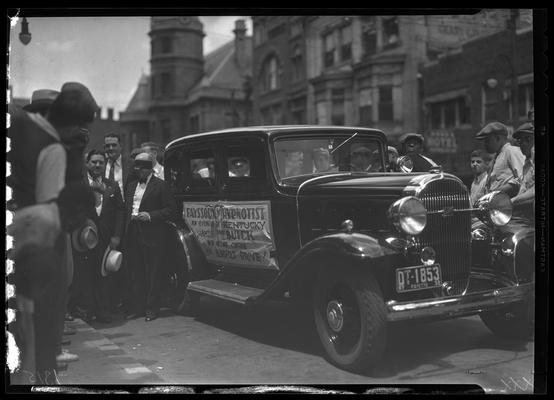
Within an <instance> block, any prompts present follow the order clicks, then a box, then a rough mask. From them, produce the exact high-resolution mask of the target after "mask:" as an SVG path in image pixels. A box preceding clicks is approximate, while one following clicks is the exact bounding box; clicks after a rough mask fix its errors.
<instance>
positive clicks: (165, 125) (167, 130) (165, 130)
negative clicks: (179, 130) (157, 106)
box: [160, 119, 171, 145]
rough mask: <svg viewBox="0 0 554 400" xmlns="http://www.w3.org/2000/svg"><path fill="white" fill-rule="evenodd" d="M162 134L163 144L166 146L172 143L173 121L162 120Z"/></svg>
mask: <svg viewBox="0 0 554 400" xmlns="http://www.w3.org/2000/svg"><path fill="white" fill-rule="evenodd" d="M160 131H161V132H160V133H161V138H162V143H163V144H164V145H165V144H167V143H169V142H170V141H171V120H170V119H162V120H161V121H160Z"/></svg>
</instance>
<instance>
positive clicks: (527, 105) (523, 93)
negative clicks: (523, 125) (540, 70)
mask: <svg viewBox="0 0 554 400" xmlns="http://www.w3.org/2000/svg"><path fill="white" fill-rule="evenodd" d="M517 97H518V99H517V101H518V106H517V110H518V114H519V118H520V119H522V118H523V119H525V120H527V112H528V111H529V110H530V109H531V107H533V104H534V93H533V83H532V82H531V83H526V84H524V85H519V86H518V90H517Z"/></svg>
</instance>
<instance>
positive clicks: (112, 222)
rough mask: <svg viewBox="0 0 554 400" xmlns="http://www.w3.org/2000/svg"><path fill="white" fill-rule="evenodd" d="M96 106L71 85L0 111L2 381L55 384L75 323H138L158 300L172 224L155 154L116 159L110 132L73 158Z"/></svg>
mask: <svg viewBox="0 0 554 400" xmlns="http://www.w3.org/2000/svg"><path fill="white" fill-rule="evenodd" d="M98 111H99V108H98V105H97V104H96V101H95V100H94V97H93V96H92V94H91V93H90V91H89V90H88V88H87V87H85V86H84V85H82V84H80V83H76V82H69V83H66V84H64V85H63V86H62V88H61V90H60V91H59V92H58V91H55V90H50V89H41V90H37V91H35V92H33V95H32V97H31V102H30V104H28V105H26V106H24V107H18V106H16V105H14V104H10V105H9V106H8V112H9V116H10V119H9V120H10V125H9V129H8V138H9V139H10V141H11V143H10V144H11V150H10V151H9V153H8V154H7V160H8V161H9V162H10V163H11V175H10V176H9V177H8V181H7V184H8V185H9V186H10V187H11V189H12V199H11V200H10V201H9V202H8V209H9V210H10V211H12V212H13V213H14V214H13V221H12V224H11V225H10V226H9V227H8V234H9V235H11V236H12V237H13V238H14V245H13V248H12V249H10V250H9V253H8V257H9V259H11V260H13V263H14V273H13V274H11V275H10V283H13V284H14V286H15V297H12V298H11V299H10V304H9V307H10V308H11V309H13V310H15V319H14V320H13V321H11V322H10V324H9V327H8V329H9V331H10V332H11V333H12V335H13V338H14V339H15V342H16V345H17V348H18V349H19V352H20V357H19V367H18V368H17V369H16V370H15V371H14V373H12V375H11V382H12V383H13V384H58V383H59V381H58V378H57V371H59V370H60V369H63V368H67V363H68V362H73V361H78V359H79V357H78V355H77V354H72V353H70V352H68V351H67V350H66V349H64V348H63V346H66V345H68V344H70V337H71V336H70V335H72V334H74V333H76V330H75V328H73V327H72V326H71V321H73V320H74V319H75V318H82V319H83V320H85V321H87V322H96V323H109V322H111V321H112V318H113V316H114V315H115V314H116V313H117V314H121V312H123V314H124V317H125V319H133V318H139V317H144V318H145V321H146V322H148V321H152V320H154V319H156V318H157V317H158V315H159V312H160V307H161V306H162V303H163V300H164V299H163V298H162V293H164V290H165V289H164V288H165V287H166V285H167V281H168V279H169V276H170V274H171V273H172V271H171V270H170V269H169V268H168V265H171V263H170V262H168V260H167V259H166V258H167V257H166V256H167V254H171V251H170V250H171V249H167V246H168V245H169V246H173V247H175V245H176V243H177V241H176V240H175V237H176V236H177V234H176V232H175V230H174V226H175V225H174V221H176V220H177V218H178V217H177V215H176V204H175V201H174V199H173V196H172V195H171V191H170V188H169V186H168V185H167V183H166V182H165V181H164V170H163V166H162V165H161V164H160V162H159V160H158V158H159V147H158V146H157V144H156V143H154V142H146V143H143V144H142V145H141V147H140V148H137V149H133V151H132V152H131V159H128V158H126V157H124V156H123V154H122V144H121V138H120V136H119V135H118V134H117V133H115V132H108V133H106V134H105V136H104V147H103V148H102V149H90V150H88V151H86V152H85V149H86V147H87V144H88V139H89V137H88V134H89V132H88V129H87V128H88V127H89V125H90V124H91V123H92V122H93V120H94V118H95V115H96V113H97V112H98ZM168 250H169V251H168Z"/></svg>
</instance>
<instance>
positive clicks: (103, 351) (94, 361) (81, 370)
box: [58, 319, 164, 385]
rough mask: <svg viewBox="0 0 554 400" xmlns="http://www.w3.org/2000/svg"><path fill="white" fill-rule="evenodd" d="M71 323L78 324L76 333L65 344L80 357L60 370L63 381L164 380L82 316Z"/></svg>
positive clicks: (125, 381) (141, 382)
mask: <svg viewBox="0 0 554 400" xmlns="http://www.w3.org/2000/svg"><path fill="white" fill-rule="evenodd" d="M68 324H69V325H70V326H72V327H74V328H76V329H77V333H76V334H75V335H70V336H65V337H66V338H69V339H70V340H71V344H70V345H68V346H64V348H65V349H67V350H68V351H69V352H70V353H74V354H77V355H78V356H79V361H76V362H71V363H68V367H67V369H66V370H65V371H59V372H58V378H59V381H60V383H61V384H62V385H85V384H86V385H89V384H98V385H107V384H118V385H128V384H163V383H164V380H163V379H162V378H160V377H159V376H158V375H156V374H155V373H154V372H153V371H152V370H150V369H149V368H147V367H146V366H145V365H144V364H142V363H140V362H138V361H137V360H136V359H135V358H133V357H131V356H129V354H127V353H126V352H125V351H124V350H123V349H122V348H121V347H119V346H118V345H116V344H115V343H114V342H112V341H111V340H109V339H108V338H106V337H105V336H104V335H103V334H101V333H100V332H98V331H97V330H96V329H94V328H93V327H91V326H90V325H88V324H87V323H86V322H84V321H83V320H81V319H75V321H73V322H68Z"/></svg>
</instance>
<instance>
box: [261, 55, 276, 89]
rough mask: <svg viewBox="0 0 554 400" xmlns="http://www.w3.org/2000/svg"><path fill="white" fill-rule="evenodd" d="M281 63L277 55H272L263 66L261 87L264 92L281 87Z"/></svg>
mask: <svg viewBox="0 0 554 400" xmlns="http://www.w3.org/2000/svg"><path fill="white" fill-rule="evenodd" d="M278 75H279V63H278V61H277V57H275V56H270V57H268V58H267V59H266V61H265V62H264V64H263V67H262V78H261V83H262V85H261V89H262V93H265V92H269V91H270V90H275V89H277V88H278V87H279V76H278Z"/></svg>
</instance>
